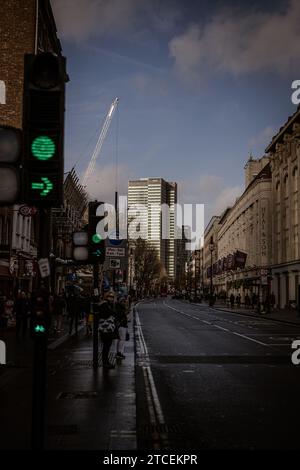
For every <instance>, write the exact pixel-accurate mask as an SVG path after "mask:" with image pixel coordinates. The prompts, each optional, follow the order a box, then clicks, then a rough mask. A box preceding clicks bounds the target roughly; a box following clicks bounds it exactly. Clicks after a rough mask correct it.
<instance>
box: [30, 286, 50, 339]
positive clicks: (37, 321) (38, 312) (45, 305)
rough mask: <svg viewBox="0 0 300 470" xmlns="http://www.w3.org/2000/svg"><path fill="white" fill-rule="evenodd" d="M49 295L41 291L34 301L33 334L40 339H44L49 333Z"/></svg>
mask: <svg viewBox="0 0 300 470" xmlns="http://www.w3.org/2000/svg"><path fill="white" fill-rule="evenodd" d="M49 315H50V312H49V294H48V293H47V292H46V290H45V291H44V290H42V289H41V290H39V291H38V292H37V293H36V295H35V298H34V301H33V319H32V320H33V321H32V334H33V336H35V337H38V338H44V337H46V336H47V334H48V332H49V326H50V317H49Z"/></svg>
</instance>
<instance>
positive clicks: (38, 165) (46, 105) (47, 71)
mask: <svg viewBox="0 0 300 470" xmlns="http://www.w3.org/2000/svg"><path fill="white" fill-rule="evenodd" d="M65 82H66V59H65V57H61V56H56V55H54V54H52V53H49V52H46V53H42V54H37V55H34V54H26V55H25V62H24V100H23V133H24V152H23V185H22V186H23V200H24V202H26V203H27V204H28V205H32V206H37V207H40V206H41V207H57V206H60V205H61V204H62V203H63V174H64V154H63V143H64V111H65Z"/></svg>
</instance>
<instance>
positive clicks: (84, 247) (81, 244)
mask: <svg viewBox="0 0 300 470" xmlns="http://www.w3.org/2000/svg"><path fill="white" fill-rule="evenodd" d="M72 242H73V249H72V252H73V253H72V258H73V260H74V261H76V262H77V264H88V261H89V248H88V242H89V240H88V233H87V231H85V230H80V231H77V232H73V235H72Z"/></svg>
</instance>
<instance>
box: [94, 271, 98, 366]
mask: <svg viewBox="0 0 300 470" xmlns="http://www.w3.org/2000/svg"><path fill="white" fill-rule="evenodd" d="M93 277H94V298H95V299H94V300H99V264H98V263H95V264H94V265H93ZM95 289H97V292H98V295H95V293H96V290H95ZM94 303H96V302H94ZM93 311H94V320H93V368H94V369H97V368H98V357H99V333H98V322H99V313H98V309H97V308H95V306H94V308H93Z"/></svg>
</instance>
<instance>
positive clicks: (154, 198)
mask: <svg viewBox="0 0 300 470" xmlns="http://www.w3.org/2000/svg"><path fill="white" fill-rule="evenodd" d="M176 203H177V183H173V182H172V183H171V182H167V181H165V180H164V179H163V178H141V179H139V180H135V181H129V183H128V222H129V224H130V222H131V221H132V220H133V219H134V218H135V217H137V215H138V216H139V220H140V222H141V223H140V231H141V237H144V238H145V239H146V240H147V241H148V242H149V243H151V245H152V246H154V247H155V249H156V250H157V254H158V257H159V259H160V260H161V262H162V264H163V265H164V267H165V270H166V274H167V276H168V278H169V280H170V281H171V282H173V281H174V280H175V275H176V243H175V214H174V204H176ZM163 205H164V207H165V209H169V211H167V210H166V213H167V212H169V216H167V215H166V213H165V211H164V209H163V210H162V207H163ZM164 233H166V234H167V236H168V237H169V238H168V239H165V238H164ZM128 237H129V240H130V233H129V235H128Z"/></svg>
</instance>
